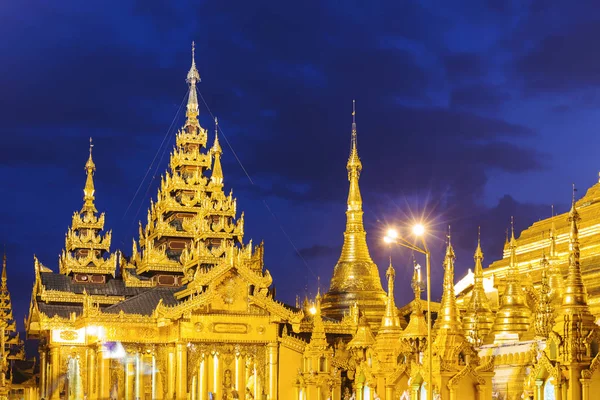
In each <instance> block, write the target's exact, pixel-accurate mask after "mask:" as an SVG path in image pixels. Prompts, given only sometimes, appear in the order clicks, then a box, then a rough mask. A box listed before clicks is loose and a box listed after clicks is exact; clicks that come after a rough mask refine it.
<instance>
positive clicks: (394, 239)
mask: <svg viewBox="0 0 600 400" xmlns="http://www.w3.org/2000/svg"><path fill="white" fill-rule="evenodd" d="M412 233H413V235H415V236H416V237H419V238H420V239H421V243H422V244H423V247H422V248H421V247H419V246H417V245H415V244H413V243H410V242H409V241H408V240H406V239H404V238H402V237H401V236H400V235H399V234H398V231H397V230H396V229H393V228H390V229H388V231H387V233H386V236H385V237H384V238H383V241H384V242H385V243H388V244H392V243H394V244H397V245H399V246H402V247H406V248H407V249H411V250H413V251H416V252H418V253H421V254H425V262H426V269H427V359H428V364H429V372H428V375H429V376H428V380H427V385H428V388H427V400H433V373H432V359H431V345H432V343H431V253H430V252H429V249H428V248H427V243H425V226H424V225H423V224H415V225H414V226H413V227H412Z"/></svg>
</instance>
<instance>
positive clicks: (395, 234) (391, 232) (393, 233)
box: [386, 228, 398, 239]
mask: <svg viewBox="0 0 600 400" xmlns="http://www.w3.org/2000/svg"><path fill="white" fill-rule="evenodd" d="M386 237H388V238H390V239H398V231H397V230H395V229H394V228H390V229H388V231H387V235H386Z"/></svg>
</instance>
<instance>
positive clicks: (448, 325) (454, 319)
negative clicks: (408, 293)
mask: <svg viewBox="0 0 600 400" xmlns="http://www.w3.org/2000/svg"><path fill="white" fill-rule="evenodd" d="M455 259H456V256H455V254H454V248H453V247H452V243H451V237H450V233H449V232H448V245H447V246H446V256H445V258H444V283H443V291H442V301H441V303H440V311H439V312H438V316H437V319H436V320H435V324H434V330H436V331H441V330H443V331H445V332H447V333H452V334H463V329H462V325H461V322H460V311H459V310H458V305H457V304H456V295H455V294H454V260H455ZM438 335H439V334H438Z"/></svg>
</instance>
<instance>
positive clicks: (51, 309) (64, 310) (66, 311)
mask: <svg viewBox="0 0 600 400" xmlns="http://www.w3.org/2000/svg"><path fill="white" fill-rule="evenodd" d="M38 307H39V308H40V311H41V312H43V313H44V314H46V315H47V316H48V317H50V318H52V317H54V316H55V315H58V316H59V317H62V318H69V317H70V316H71V313H72V312H75V314H77V315H81V313H83V306H82V305H75V304H47V303H43V302H39V303H38Z"/></svg>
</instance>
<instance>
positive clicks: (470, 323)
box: [462, 232, 494, 345]
mask: <svg viewBox="0 0 600 400" xmlns="http://www.w3.org/2000/svg"><path fill="white" fill-rule="evenodd" d="M473 258H474V259H475V268H474V272H473V275H474V284H473V291H472V292H471V299H470V300H469V304H468V306H467V312H466V313H465V315H464V317H463V321H462V322H463V327H464V330H465V334H466V335H467V338H468V339H469V341H470V342H471V343H473V344H475V345H480V344H482V343H483V340H484V339H485V337H486V336H487V335H488V334H489V333H490V331H491V330H492V326H493V325H494V314H493V313H492V309H491V307H490V302H489V300H488V297H487V295H486V294H485V290H484V287H483V250H482V249H481V232H478V234H477V249H476V250H475V255H474V257H473Z"/></svg>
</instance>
